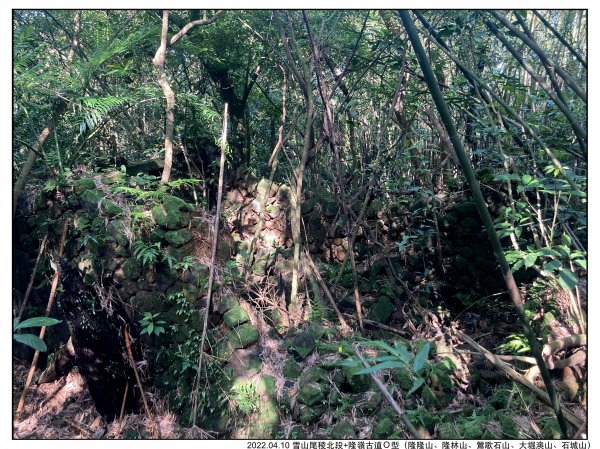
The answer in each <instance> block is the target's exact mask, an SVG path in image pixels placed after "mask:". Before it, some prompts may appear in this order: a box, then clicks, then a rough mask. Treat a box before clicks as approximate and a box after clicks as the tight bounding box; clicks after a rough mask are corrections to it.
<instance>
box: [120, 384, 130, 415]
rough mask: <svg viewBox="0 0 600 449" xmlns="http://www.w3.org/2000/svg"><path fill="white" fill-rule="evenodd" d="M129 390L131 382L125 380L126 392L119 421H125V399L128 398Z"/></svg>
mask: <svg viewBox="0 0 600 449" xmlns="http://www.w3.org/2000/svg"><path fill="white" fill-rule="evenodd" d="M128 391H129V382H125V393H123V402H122V403H121V413H119V423H121V424H122V423H123V414H124V413H125V401H126V399H127V392H128Z"/></svg>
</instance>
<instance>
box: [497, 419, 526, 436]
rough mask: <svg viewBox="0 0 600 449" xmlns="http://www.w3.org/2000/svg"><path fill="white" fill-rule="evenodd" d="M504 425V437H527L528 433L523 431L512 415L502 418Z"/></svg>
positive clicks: (501, 421)
mask: <svg viewBox="0 0 600 449" xmlns="http://www.w3.org/2000/svg"><path fill="white" fill-rule="evenodd" d="M500 424H501V425H502V437H503V438H507V439H526V438H527V434H526V433H525V432H523V429H521V427H520V426H518V425H517V423H516V422H515V421H514V420H513V419H512V418H511V417H510V416H508V415H507V416H503V417H502V418H500Z"/></svg>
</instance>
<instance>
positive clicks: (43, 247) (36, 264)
mask: <svg viewBox="0 0 600 449" xmlns="http://www.w3.org/2000/svg"><path fill="white" fill-rule="evenodd" d="M47 240H48V234H46V235H45V236H44V238H43V239H42V243H40V250H39V252H38V255H37V259H35V265H34V266H33V271H32V272H31V278H30V279H29V284H28V285H27V290H25V296H24V297H23V302H22V303H21V305H20V306H19V316H18V320H19V322H20V321H21V318H22V317H23V311H24V310H25V306H26V305H27V300H28V299H29V294H30V293H31V289H32V288H33V281H34V280H35V275H36V273H37V270H38V266H39V265H40V259H41V258H42V254H44V249H45V248H46V241H47Z"/></svg>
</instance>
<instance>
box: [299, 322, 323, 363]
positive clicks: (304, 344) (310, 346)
mask: <svg viewBox="0 0 600 449" xmlns="http://www.w3.org/2000/svg"><path fill="white" fill-rule="evenodd" d="M322 336H323V327H322V326H320V325H318V324H311V325H309V326H307V327H306V328H305V329H304V330H303V331H301V332H298V333H297V334H296V336H295V337H294V339H293V340H292V350H293V352H294V353H295V355H296V356H297V358H298V360H304V359H305V358H306V357H308V355H309V354H310V353H311V352H312V351H313V350H314V349H315V347H316V342H317V341H318V340H320V339H321V337H322Z"/></svg>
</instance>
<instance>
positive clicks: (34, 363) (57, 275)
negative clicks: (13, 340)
mask: <svg viewBox="0 0 600 449" xmlns="http://www.w3.org/2000/svg"><path fill="white" fill-rule="evenodd" d="M68 229H69V219H68V218H67V219H66V220H65V224H64V226H63V230H62V235H61V237H60V244H59V247H58V258H61V257H62V256H63V253H64V249H65V240H66V239H67V230H68ZM59 279H60V263H58V261H57V263H56V271H55V272H54V277H53V278H52V286H51V288H50V296H49V297H48V305H47V306H46V313H45V316H49V315H50V311H51V310H52V306H53V305H54V298H55V297H56V289H57V287H58V281H59ZM45 335H46V326H42V328H41V329H40V335H39V337H40V340H43V339H44V336H45ZM39 358H40V351H35V353H34V354H33V360H32V361H31V368H30V369H29V374H28V375H27V381H26V382H25V386H24V387H23V392H22V393H21V398H20V399H19V404H18V405H17V411H16V412H15V417H16V418H19V417H20V416H21V413H22V412H23V408H24V407H25V398H26V397H27V393H28V392H29V388H30V387H31V381H32V380H33V375H34V373H35V368H36V367H37V362H38V360H39Z"/></svg>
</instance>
